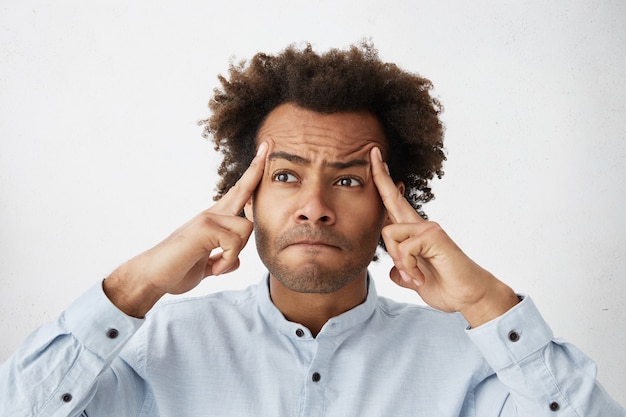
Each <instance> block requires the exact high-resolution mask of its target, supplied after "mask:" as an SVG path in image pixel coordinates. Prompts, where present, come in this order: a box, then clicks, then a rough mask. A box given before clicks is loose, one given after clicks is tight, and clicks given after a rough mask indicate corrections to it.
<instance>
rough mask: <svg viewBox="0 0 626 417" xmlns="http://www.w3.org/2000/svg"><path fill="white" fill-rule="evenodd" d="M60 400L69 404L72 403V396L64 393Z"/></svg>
mask: <svg viewBox="0 0 626 417" xmlns="http://www.w3.org/2000/svg"><path fill="white" fill-rule="evenodd" d="M61 400H63V402H64V403H69V402H70V401H72V394H68V393H65V394H63V395H61Z"/></svg>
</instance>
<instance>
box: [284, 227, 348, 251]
mask: <svg viewBox="0 0 626 417" xmlns="http://www.w3.org/2000/svg"><path fill="white" fill-rule="evenodd" d="M277 242H278V247H280V248H283V249H285V248H287V247H289V246H308V247H319V248H323V247H328V248H333V249H345V250H347V249H349V248H350V246H351V245H350V242H348V241H347V239H346V238H344V237H343V236H341V235H339V234H338V233H336V232H335V231H333V230H330V229H324V228H312V227H310V226H296V227H294V228H293V229H290V230H288V231H287V232H285V233H283V234H281V235H280V236H279V237H278V240H277Z"/></svg>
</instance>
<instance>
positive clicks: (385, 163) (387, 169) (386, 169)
mask: <svg viewBox="0 0 626 417" xmlns="http://www.w3.org/2000/svg"><path fill="white" fill-rule="evenodd" d="M383 165H385V171H387V175H391V173H390V172H389V165H387V162H383Z"/></svg>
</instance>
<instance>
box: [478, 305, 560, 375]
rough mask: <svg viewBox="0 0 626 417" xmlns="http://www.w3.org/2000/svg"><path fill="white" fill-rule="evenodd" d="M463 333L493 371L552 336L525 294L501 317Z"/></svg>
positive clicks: (536, 348) (533, 350) (527, 353)
mask: <svg viewBox="0 0 626 417" xmlns="http://www.w3.org/2000/svg"><path fill="white" fill-rule="evenodd" d="M466 332H467V334H468V336H469V337H470V339H472V341H473V342H474V343H475V344H476V346H477V347H478V349H479V350H480V351H481V352H482V354H483V356H484V357H485V359H486V360H487V362H488V363H489V365H490V366H491V367H492V368H493V370H494V371H496V372H498V371H500V370H502V369H504V368H506V367H509V366H511V365H513V364H515V363H519V362H520V361H522V360H523V359H525V358H526V357H528V356H530V355H532V354H533V353H535V352H537V351H538V350H540V349H542V348H543V347H544V346H546V345H547V344H548V343H550V342H551V341H552V339H553V333H552V330H551V329H550V327H549V326H548V324H547V323H546V322H545V320H544V319H543V317H541V314H540V313H539V310H537V307H535V304H534V303H533V301H532V300H531V299H530V297H528V296H523V299H522V301H520V302H519V303H518V304H517V305H516V306H515V307H513V308H512V309H511V310H509V311H507V312H506V313H505V314H503V315H502V316H500V317H498V318H496V319H494V320H492V321H490V322H487V323H485V324H483V325H481V326H479V327H476V328H474V329H468V330H466Z"/></svg>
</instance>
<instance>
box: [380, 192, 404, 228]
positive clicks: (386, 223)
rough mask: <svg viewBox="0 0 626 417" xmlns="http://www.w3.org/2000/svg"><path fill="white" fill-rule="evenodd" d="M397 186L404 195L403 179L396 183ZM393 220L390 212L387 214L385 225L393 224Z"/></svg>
mask: <svg viewBox="0 0 626 417" xmlns="http://www.w3.org/2000/svg"><path fill="white" fill-rule="evenodd" d="M396 188H397V189H398V191H399V192H400V194H402V195H403V196H404V183H403V182H402V181H398V182H397V183H396ZM391 223H392V221H391V219H390V218H389V214H385V222H384V223H383V227H384V226H387V225H389V224H391Z"/></svg>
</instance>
